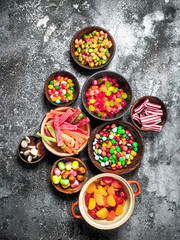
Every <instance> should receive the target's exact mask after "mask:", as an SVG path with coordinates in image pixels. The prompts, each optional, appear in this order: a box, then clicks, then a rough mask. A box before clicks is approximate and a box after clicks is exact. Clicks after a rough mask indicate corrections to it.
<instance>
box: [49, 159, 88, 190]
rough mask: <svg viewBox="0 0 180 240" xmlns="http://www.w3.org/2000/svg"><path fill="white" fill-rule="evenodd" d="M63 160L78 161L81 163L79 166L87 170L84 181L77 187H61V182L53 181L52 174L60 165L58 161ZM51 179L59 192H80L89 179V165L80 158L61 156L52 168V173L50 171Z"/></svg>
mask: <svg viewBox="0 0 180 240" xmlns="http://www.w3.org/2000/svg"><path fill="white" fill-rule="evenodd" d="M60 161H62V162H64V163H66V162H73V161H77V162H78V163H79V167H84V168H85V170H86V172H85V174H84V180H83V181H82V182H80V184H79V185H78V186H77V187H76V188H71V187H68V188H63V187H61V184H54V183H53V181H52V176H53V175H54V170H55V168H57V167H58V163H59V162H60ZM50 179H51V182H52V184H53V186H54V187H55V188H56V189H57V190H58V191H59V192H63V193H66V194H72V193H76V192H79V191H80V190H81V188H82V187H83V186H84V184H85V183H86V182H87V179H88V170H87V167H86V165H85V164H84V163H83V162H82V161H81V160H80V159H78V158H74V157H66V158H60V159H58V160H57V161H56V162H55V163H54V164H53V166H52V169H51V173H50Z"/></svg>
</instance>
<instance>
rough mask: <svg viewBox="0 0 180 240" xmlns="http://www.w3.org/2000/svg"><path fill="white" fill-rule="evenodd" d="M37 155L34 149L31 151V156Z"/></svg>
mask: <svg viewBox="0 0 180 240" xmlns="http://www.w3.org/2000/svg"><path fill="white" fill-rule="evenodd" d="M37 153H38V151H37V149H36V148H33V149H31V154H32V155H33V156H37Z"/></svg>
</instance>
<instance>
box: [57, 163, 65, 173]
mask: <svg viewBox="0 0 180 240" xmlns="http://www.w3.org/2000/svg"><path fill="white" fill-rule="evenodd" d="M65 167H66V166H65V164H64V163H63V162H58V168H59V169H60V170H61V171H62V170H64V169H65Z"/></svg>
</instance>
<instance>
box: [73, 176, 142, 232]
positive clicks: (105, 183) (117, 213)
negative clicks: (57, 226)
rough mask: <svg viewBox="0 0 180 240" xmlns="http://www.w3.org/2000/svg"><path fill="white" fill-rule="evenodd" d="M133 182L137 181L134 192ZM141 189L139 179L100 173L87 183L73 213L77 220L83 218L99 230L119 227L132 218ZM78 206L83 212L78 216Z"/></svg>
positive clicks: (75, 203) (74, 204)
mask: <svg viewBox="0 0 180 240" xmlns="http://www.w3.org/2000/svg"><path fill="white" fill-rule="evenodd" d="M131 184H136V186H137V192H135V193H134V192H133V189H132V188H131ZM140 192H141V187H140V185H139V183H138V182H137V181H135V180H127V181H126V180H125V179H124V178H122V177H120V176H118V175H116V174H112V173H103V174H98V175H96V176H94V177H92V178H90V179H89V180H88V181H87V182H86V184H85V185H84V186H83V188H82V189H81V191H80V194H79V200H78V201H76V202H74V203H73V204H72V206H71V212H72V215H73V216H74V217H75V218H76V219H81V218H83V219H84V220H85V221H86V222H87V223H88V224H90V225H91V226H93V227H95V228H97V229H102V230H111V229H115V228H117V227H120V226H121V225H123V224H124V223H125V222H126V221H127V220H128V219H129V218H130V216H131V214H132V213H133V209H134V204H135V197H137V196H138V195H139V194H140ZM77 205H78V207H79V210H80V214H81V215H77V214H76V213H75V211H74V208H75V206H77Z"/></svg>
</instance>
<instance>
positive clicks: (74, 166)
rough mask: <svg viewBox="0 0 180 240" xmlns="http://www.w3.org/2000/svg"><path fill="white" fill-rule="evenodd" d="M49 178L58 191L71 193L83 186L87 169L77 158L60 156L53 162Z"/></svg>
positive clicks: (86, 176) (86, 177)
mask: <svg viewBox="0 0 180 240" xmlns="http://www.w3.org/2000/svg"><path fill="white" fill-rule="evenodd" d="M50 178H51V182H52V184H53V186H54V187H55V188H56V189H57V190H58V191H59V192H63V193H67V194H72V193H76V192H78V191H80V190H81V188H82V187H83V186H84V184H85V183H86V181H87V179H88V170H87V167H86V165H85V164H84V163H83V162H82V161H81V160H80V159H78V158H74V157H66V158H61V159H59V160H57V161H56V162H55V163H54V164H53V166H52V169H51V173H50Z"/></svg>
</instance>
